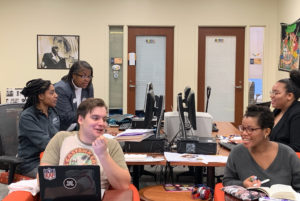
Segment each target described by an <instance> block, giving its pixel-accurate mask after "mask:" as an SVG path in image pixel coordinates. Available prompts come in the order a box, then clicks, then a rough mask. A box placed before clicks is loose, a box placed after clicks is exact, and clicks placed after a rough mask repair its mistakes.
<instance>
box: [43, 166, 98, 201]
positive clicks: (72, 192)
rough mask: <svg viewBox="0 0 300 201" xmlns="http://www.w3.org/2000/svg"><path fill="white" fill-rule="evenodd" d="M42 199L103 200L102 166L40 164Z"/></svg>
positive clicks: (45, 200) (46, 200)
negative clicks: (101, 184)
mask: <svg viewBox="0 0 300 201" xmlns="http://www.w3.org/2000/svg"><path fill="white" fill-rule="evenodd" d="M39 180H40V195H41V201H87V200H88V201H99V200H101V186H100V167H99V166H95V165H76V166H73V165H67V166H40V167H39Z"/></svg>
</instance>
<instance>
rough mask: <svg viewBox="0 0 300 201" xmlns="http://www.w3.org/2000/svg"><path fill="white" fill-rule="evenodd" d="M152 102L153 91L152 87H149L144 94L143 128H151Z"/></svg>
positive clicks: (153, 98)
mask: <svg viewBox="0 0 300 201" xmlns="http://www.w3.org/2000/svg"><path fill="white" fill-rule="evenodd" d="M154 104H155V96H154V92H153V90H152V89H150V90H149V91H148V93H147V94H146V101H145V119H144V128H149V129H150V128H152V118H153V114H154V110H155V108H154Z"/></svg>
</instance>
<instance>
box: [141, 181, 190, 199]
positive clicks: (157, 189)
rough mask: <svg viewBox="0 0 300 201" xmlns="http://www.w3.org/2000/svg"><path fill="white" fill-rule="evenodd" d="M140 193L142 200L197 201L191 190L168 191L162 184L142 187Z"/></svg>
mask: <svg viewBox="0 0 300 201" xmlns="http://www.w3.org/2000/svg"><path fill="white" fill-rule="evenodd" d="M139 193H140V198H141V200H144V201H154V200H155V201H165V200H168V201H177V200H178V201H195V200H194V199H193V198H192V196H191V192H168V191H165V189H164V187H163V186H162V185H157V186H148V187H145V188H142V189H141V190H140V191H139Z"/></svg>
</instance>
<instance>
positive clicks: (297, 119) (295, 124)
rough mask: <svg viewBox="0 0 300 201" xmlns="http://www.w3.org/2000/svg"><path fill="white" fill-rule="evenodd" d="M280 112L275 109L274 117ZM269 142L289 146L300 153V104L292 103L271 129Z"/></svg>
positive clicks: (297, 102)
mask: <svg viewBox="0 0 300 201" xmlns="http://www.w3.org/2000/svg"><path fill="white" fill-rule="evenodd" d="M280 111H281V110H279V109H275V110H274V116H276V115H278V114H279V113H280ZM270 140H271V141H276V142H281V143H283V144H286V145H288V146H290V147H291V148H292V149H294V151H296V152H300V102H299V101H294V102H293V103H292V105H291V106H290V107H289V108H288V110H287V111H286V112H285V113H284V114H283V116H282V117H281V119H280V120H279V122H278V123H277V124H276V126H275V127H274V128H273V129H272V132H271V134H270Z"/></svg>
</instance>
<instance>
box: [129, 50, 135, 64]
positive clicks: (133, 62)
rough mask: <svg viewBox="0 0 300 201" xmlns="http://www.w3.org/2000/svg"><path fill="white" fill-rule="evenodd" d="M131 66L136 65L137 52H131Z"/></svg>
mask: <svg viewBox="0 0 300 201" xmlns="http://www.w3.org/2000/svg"><path fill="white" fill-rule="evenodd" d="M129 66H135V53H134V52H131V53H129Z"/></svg>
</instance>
